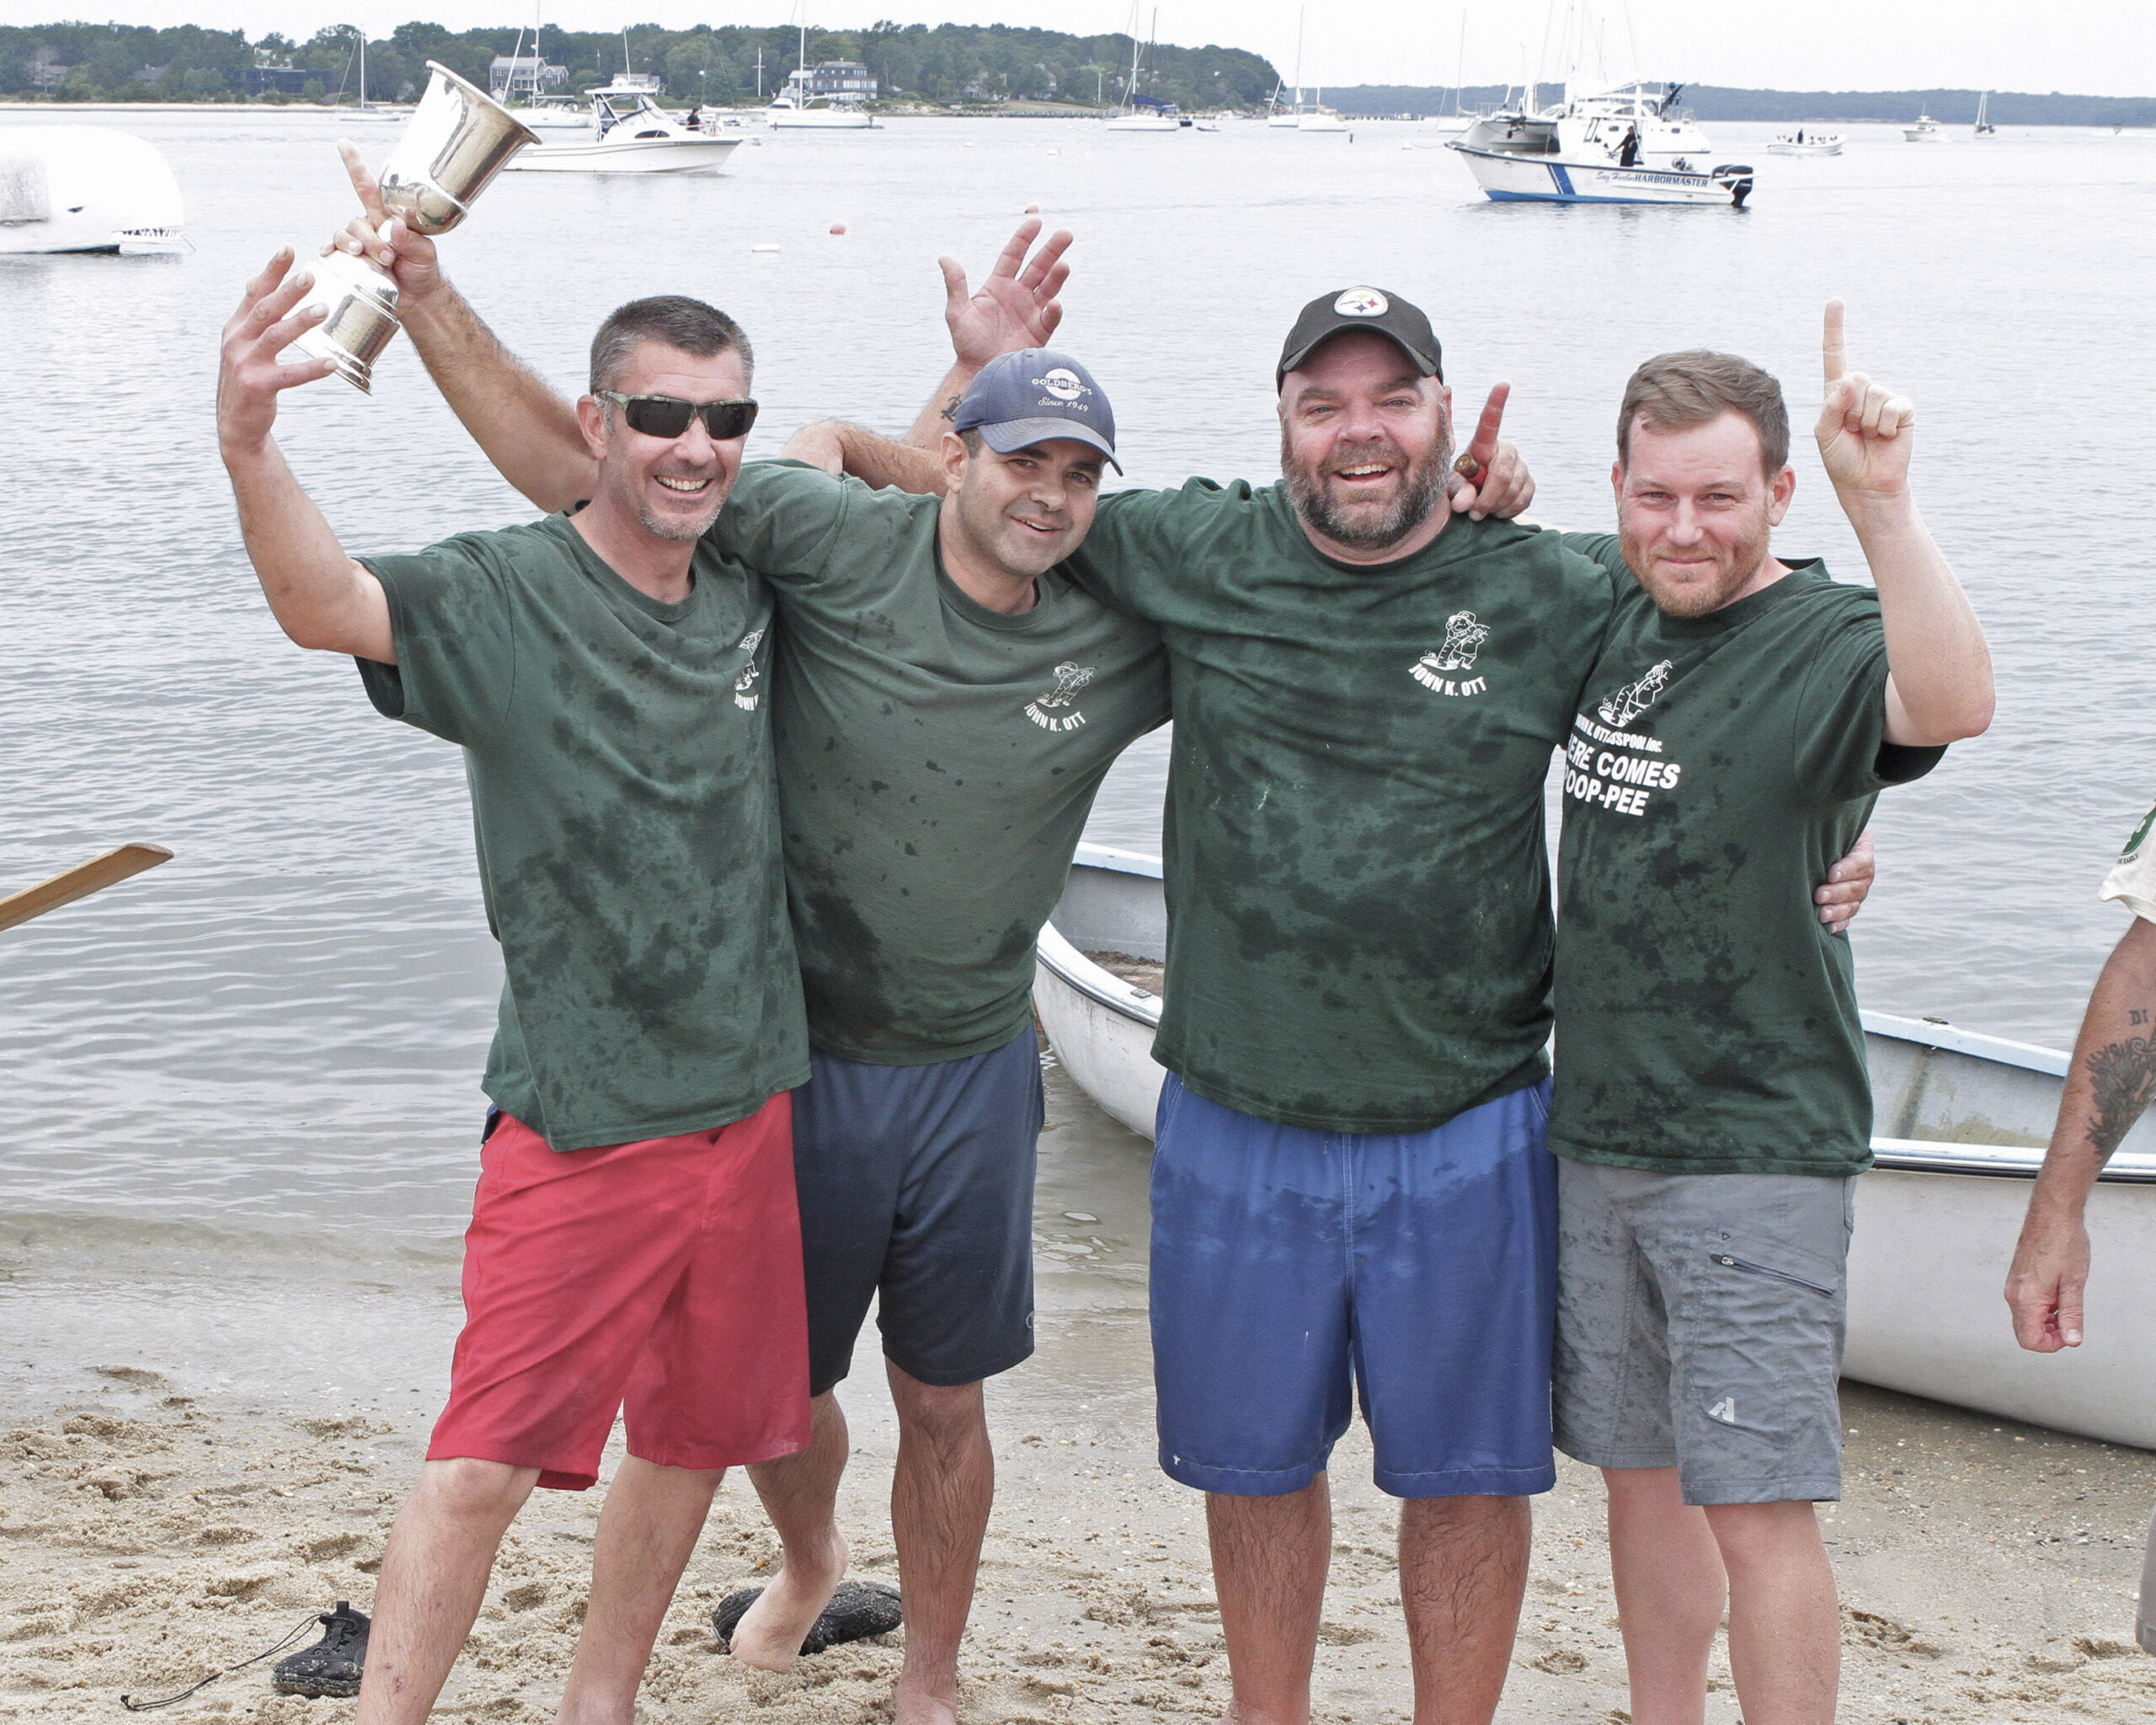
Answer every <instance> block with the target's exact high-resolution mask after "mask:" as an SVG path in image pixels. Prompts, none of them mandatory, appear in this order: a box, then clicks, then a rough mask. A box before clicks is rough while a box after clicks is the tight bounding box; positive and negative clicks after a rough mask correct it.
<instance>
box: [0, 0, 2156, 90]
mask: <svg viewBox="0 0 2156 1725" xmlns="http://www.w3.org/2000/svg"><path fill="white" fill-rule="evenodd" d="M542 3H543V12H544V16H545V18H546V20H547V23H549V24H564V25H567V26H568V27H570V28H572V29H609V30H611V29H619V28H620V27H621V26H622V24H643V23H649V24H664V25H666V26H668V27H670V28H674V29H680V28H682V27H684V26H686V25H691V24H773V23H780V22H783V21H785V19H786V18H787V16H788V15H789V14H787V13H784V12H783V11H782V5H783V0H760V3H749V4H744V3H743V0H718V3H714V0H542ZM807 3H808V4H809V22H810V24H816V25H822V26H825V27H828V28H830V29H852V28H858V27H860V26H862V25H866V24H869V23H872V22H873V21H874V20H875V19H879V18H890V19H896V20H897V21H898V22H899V23H900V24H914V23H922V24H940V23H943V22H946V21H951V22H957V23H971V24H996V23H1001V24H1034V25H1039V26H1042V27H1043V28H1047V29H1064V30H1076V31H1109V30H1120V29H1123V28H1125V27H1126V25H1127V24H1128V22H1129V16H1130V13H1129V7H1128V6H1127V5H1124V4H1118V3H1117V0H1076V3H1074V0H1058V3H1054V4H1049V3H1046V0H928V3H926V4H923V3H917V0H807ZM1574 3H1575V0H1556V9H1557V11H1558V12H1559V13H1563V12H1564V11H1566V9H1568V8H1570V7H1571V6H1572V4H1574ZM1298 9H1299V8H1297V6H1296V5H1295V4H1294V3H1293V0H1166V3H1164V4H1162V5H1161V7H1160V8H1159V17H1160V27H1159V28H1160V37H1161V40H1163V41H1166V42H1179V43H1184V44H1190V45H1196V44H1203V43H1207V42H1217V43H1219V44H1221V45H1224V46H1227V47H1237V48H1248V49H1251V50H1253V51H1257V52H1258V53H1261V54H1263V55H1266V56H1268V57H1269V58H1270V59H1271V60H1272V61H1273V64H1274V65H1275V66H1277V67H1278V68H1279V69H1280V71H1281V72H1283V74H1284V75H1289V76H1292V75H1293V72H1294V58H1295V22H1296V16H1297V12H1298ZM1469 9H1470V12H1471V13H1472V16H1471V17H1470V20H1469V23H1468V26H1467V61H1466V81H1467V82H1468V83H1508V82H1512V81H1516V80H1518V79H1519V78H1520V77H1522V76H1523V75H1524V69H1532V68H1533V67H1534V63H1535V60H1536V57H1537V56H1538V55H1539V54H1540V51H1541V49H1542V43H1543V38H1544V30H1545V14H1546V13H1547V12H1548V11H1549V9H1550V8H1549V7H1548V6H1547V5H1546V4H1545V0H1495V3H1491V0H1483V3H1481V4H1480V5H1476V6H1474V7H1472V8H1469ZM1594 9H1595V10H1596V11H1598V13H1599V14H1600V15H1601V17H1602V18H1603V19H1604V26H1603V29H1602V38H1601V39H1602V41H1603V44H1604V62H1605V65H1606V67H1607V69H1608V71H1609V72H1610V73H1611V75H1612V76H1613V77H1630V76H1632V75H1634V73H1635V71H1636V72H1637V73H1638V75H1640V76H1642V77H1672V78H1679V79H1683V80H1685V81H1687V82H1689V83H1714V84H1736V85H1744V86H1757V87H1764V88H1774V89H1806V90H1810V89H1870V90H1876V89H1908V88H1933V87H1942V88H1976V89H1984V88H1990V89H2002V90H2036V91H2045V90H2063V91H2067V92H2068V93H2075V94H2083V95H2109V96H2150V95H2156V3H2152V0H2049V3H2045V4H2041V5H2031V3H2029V0H1802V3H1799V4H1794V5H1788V6H1760V5H1745V4H1736V3H1732V0H1602V3H1600V4H1598V6H1596V8H1594ZM1152 10H1153V8H1152V6H1151V4H1150V0H1147V3H1146V4H1145V11H1144V12H1143V13H1141V19H1150V15H1151V13H1152ZM1311 10H1312V11H1313V12H1314V13H1315V14H1316V16H1315V18H1314V19H1312V21H1311V24H1310V28H1309V30H1308V33H1307V35H1306V37H1305V43H1304V47H1303V78H1304V81H1305V83H1320V82H1322V83H1331V84H1353V83H1429V84H1449V83H1451V82H1452V81H1453V66H1454V58H1455V56H1456V55H1457V53H1458V49H1459V39H1460V17H1461V8H1460V7H1458V6H1457V5H1453V4H1449V3H1447V0H1361V3H1360V4H1358V5H1356V6H1353V7H1343V6H1340V5H1337V4H1321V5H1319V6H1316V7H1315V8H1311ZM531 11H532V8H531V0H102V3H100V0H50V3H48V0H0V23H7V24H42V23H45V22H47V21H49V20H50V19H54V18H56V17H67V16H74V17H83V18H94V19H99V20H103V19H112V20H113V21H115V22H118V23H122V24H173V23H176V22H179V21H181V20H183V19H184V20H188V21H191V22H194V23H196V24H207V25H211V26H213V27H215V28H216V29H235V28H237V29H244V30H245V31H246V32H247V33H248V35H249V36H260V35H264V34H265V33H267V32H269V31H270V30H282V31H283V32H284V33H285V34H286V35H290V36H295V37H304V36H307V35H312V34H313V32H314V31H315V30H317V29H319V28H321V27H322V26H323V24H334V23H356V24H364V25H365V26H366V29H367V32H368V34H369V35H387V33H388V32H389V30H390V29H392V28H393V27H394V26H395V25H396V24H398V23H400V22H402V21H403V20H404V19H410V18H421V19H430V20H432V21H433V22H435V23H437V24H446V25H448V26H449V27H450V28H451V29H467V28H469V27H471V26H472V25H474V24H502V23H508V24H516V23H518V22H520V21H521V20H522V19H527V18H529V17H531ZM1149 27H1150V25H1149V24H1145V23H1141V29H1145V28H1149ZM1635 41H1636V43H1637V45H1638V61H1637V65H1636V67H1635V64H1634V60H1633V52H1632V44H1633V43H1634V42H1635ZM1545 70H1546V75H1548V76H1550V77H1556V76H1558V75H1560V73H1561V67H1548V68H1546V69H1545Z"/></svg>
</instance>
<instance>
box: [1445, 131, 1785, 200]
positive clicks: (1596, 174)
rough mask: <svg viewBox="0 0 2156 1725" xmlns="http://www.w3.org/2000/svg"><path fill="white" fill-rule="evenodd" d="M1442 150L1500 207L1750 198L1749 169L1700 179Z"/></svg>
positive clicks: (1643, 167)
mask: <svg viewBox="0 0 2156 1725" xmlns="http://www.w3.org/2000/svg"><path fill="white" fill-rule="evenodd" d="M1445 147H1446V148H1447V149H1449V150H1457V151H1458V152H1460V158H1461V160H1463V161H1464V162H1465V163H1467V166H1468V168H1469V171H1470V172H1471V173H1472V174H1474V176H1475V183H1476V184H1477V185H1479V186H1481V188H1482V190H1483V191H1484V193H1485V194H1486V195H1488V196H1489V197H1491V198H1492V199H1493V200H1496V201H1497V202H1499V203H1535V204H1719V205H1721V206H1722V207H1724V208H1725V209H1726V208H1731V207H1742V205H1743V202H1744V200H1745V199H1747V198H1748V197H1750V196H1751V195H1752V170H1751V169H1750V168H1743V167H1738V166H1735V165H1723V166H1718V167H1716V168H1710V169H1709V170H1708V171H1707V172H1705V173H1704V174H1700V173H1691V172H1686V171H1683V170H1680V169H1678V168H1655V167H1652V166H1650V165H1648V164H1647V163H1644V162H1642V163H1639V164H1637V165H1636V166H1634V167H1631V168H1620V167H1619V166H1617V164H1616V163H1614V162H1613V161H1611V160H1609V158H1606V157H1605V158H1604V159H1603V160H1601V161H1599V162H1597V161H1592V160H1574V161H1563V160H1561V159H1559V158H1556V157H1555V156H1543V155H1529V154H1524V153H1515V152H1511V151H1506V150H1478V149H1476V148H1475V147H1472V146H1471V145H1468V144H1463V143H1454V144H1448V145H1446V146H1445Z"/></svg>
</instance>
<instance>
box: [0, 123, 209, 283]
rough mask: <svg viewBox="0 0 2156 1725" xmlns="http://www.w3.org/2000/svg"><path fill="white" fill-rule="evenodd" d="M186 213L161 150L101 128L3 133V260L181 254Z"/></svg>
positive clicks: (0, 197)
mask: <svg viewBox="0 0 2156 1725" xmlns="http://www.w3.org/2000/svg"><path fill="white" fill-rule="evenodd" d="M185 221H186V207H185V206H184V203H183V202H182V200H181V198H180V195H179V181H178V180H176V179H173V174H172V169H171V168H168V166H166V164H165V158H163V156H161V155H160V154H158V152H157V150H156V148H155V147H153V146H152V145H149V144H147V143H145V142H143V141H142V140H141V139H140V138H138V137H133V136H130V135H129V134H128V133H126V132H124V131H112V130H110V129H109V128H108V127H105V126H4V127H0V254H18V255H19V254H28V253H41V252H115V253H118V254H120V255H121V256H123V257H137V256H147V255H151V254H157V253H161V252H177V251H180V250H182V249H184V248H185V246H186V244H187V242H186V240H185V239H184V238H183V237H182V235H181V231H180V230H181V228H182V227H183V226H184V222H185Z"/></svg>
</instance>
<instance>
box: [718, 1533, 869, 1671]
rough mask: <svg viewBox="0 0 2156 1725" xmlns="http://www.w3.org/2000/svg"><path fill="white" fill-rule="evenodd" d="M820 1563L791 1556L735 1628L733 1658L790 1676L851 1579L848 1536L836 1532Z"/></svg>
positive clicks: (832, 1534) (762, 1669)
mask: <svg viewBox="0 0 2156 1725" xmlns="http://www.w3.org/2000/svg"><path fill="white" fill-rule="evenodd" d="M825 1552H826V1556H825V1559H824V1561H822V1562H814V1561H813V1560H811V1559H803V1560H802V1561H800V1562H796V1561H795V1558H794V1555H793V1554H788V1557H787V1562H786V1565H785V1567H783V1568H782V1569H781V1570H780V1571H779V1573H778V1577H777V1578H776V1580H775V1581H773V1582H772V1583H771V1585H770V1586H769V1587H767V1588H766V1589H764V1591H763V1594H762V1596H761V1597H760V1598H759V1599H757V1601H756V1603H755V1605H751V1606H750V1607H749V1609H748V1610H747V1611H746V1612H745V1613H744V1614H743V1616H742V1619H741V1621H740V1622H739V1623H738V1624H736V1625H735V1626H734V1658H737V1659H739V1660H740V1661H741V1663H742V1664H744V1665H754V1666H755V1668H756V1669H758V1670H760V1671H790V1670H792V1669H793V1662H794V1661H795V1660H796V1659H798V1658H800V1657H801V1643H802V1642H803V1641H804V1640H805V1639H807V1637H808V1634H809V1630H810V1629H812V1628H814V1626H815V1622H816V1620H817V1619H818V1618H819V1617H820V1616H823V1615H824V1607H825V1606H826V1605H830V1602H831V1595H832V1594H834V1593H835V1592H836V1591H837V1590H838V1584H839V1583H841V1581H843V1580H845V1579H846V1557H847V1555H848V1553H847V1550H846V1536H845V1535H842V1534H841V1533H840V1532H839V1531H838V1530H837V1529H836V1528H834V1529H832V1530H831V1536H830V1544H829V1545H828V1546H826V1547H825Z"/></svg>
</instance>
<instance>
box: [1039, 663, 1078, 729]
mask: <svg viewBox="0 0 2156 1725" xmlns="http://www.w3.org/2000/svg"><path fill="white" fill-rule="evenodd" d="M1091 681H1093V667H1092V666H1091V665H1078V664H1075V663H1074V662H1073V661H1071V660H1068V659H1066V660H1064V661H1063V663H1062V664H1060V665H1058V666H1056V668H1055V686H1054V688H1053V689H1051V690H1049V692H1048V693H1047V694H1045V695H1037V696H1035V697H1033V699H1032V700H1031V701H1028V702H1027V703H1026V717H1027V718H1030V719H1031V720H1033V723H1034V724H1037V725H1038V726H1039V727H1040V728H1041V729H1043V730H1044V731H1075V730H1078V729H1082V728H1083V727H1084V725H1085V723H1086V715H1085V714H1084V713H1081V712H1079V711H1078V709H1077V708H1075V707H1071V706H1070V703H1071V702H1073V701H1075V700H1076V699H1077V698H1078V692H1079V691H1080V690H1081V689H1082V688H1084V687H1085V686H1086V684H1088V683H1090V682H1091ZM1065 708H1070V711H1068V712H1065V711H1064V710H1063V709H1065Z"/></svg>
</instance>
